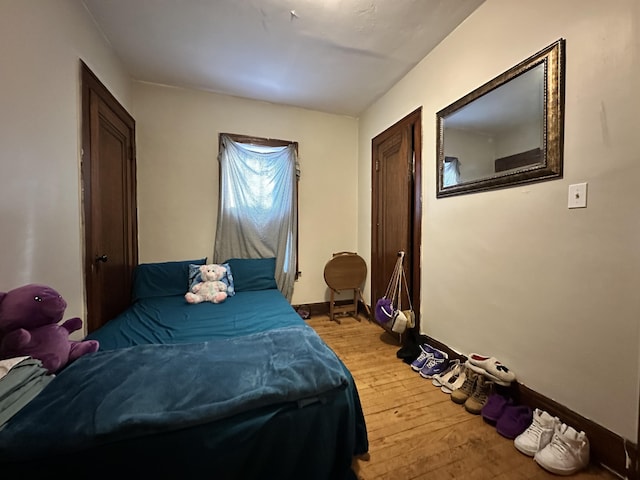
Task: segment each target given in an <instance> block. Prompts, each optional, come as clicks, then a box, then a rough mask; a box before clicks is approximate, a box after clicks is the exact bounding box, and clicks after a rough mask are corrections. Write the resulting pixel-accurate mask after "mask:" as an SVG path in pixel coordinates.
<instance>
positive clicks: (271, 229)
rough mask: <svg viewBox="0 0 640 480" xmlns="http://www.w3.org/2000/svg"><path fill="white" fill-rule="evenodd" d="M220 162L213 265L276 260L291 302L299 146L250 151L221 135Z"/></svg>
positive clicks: (251, 148)
mask: <svg viewBox="0 0 640 480" xmlns="http://www.w3.org/2000/svg"><path fill="white" fill-rule="evenodd" d="M218 160H219V161H220V175H221V177H220V199H219V202H220V203H219V209H218V225H217V230H216V243H215V247H214V253H213V261H214V262H215V263H222V262H224V261H225V260H227V259H229V258H271V257H275V258H276V272H275V277H276V283H277V284H278V288H279V289H280V291H281V292H282V294H283V295H284V296H285V297H286V298H287V299H288V300H289V301H291V297H292V295H293V284H294V281H295V278H296V265H297V262H296V244H297V227H296V225H297V222H298V212H297V205H296V188H297V177H298V175H299V170H298V164H297V155H296V150H295V145H293V144H291V145H288V146H286V147H265V146H259V145H249V144H243V143H237V142H234V141H233V140H232V139H231V138H229V137H228V136H227V135H222V137H221V149H220V155H219V158H218Z"/></svg>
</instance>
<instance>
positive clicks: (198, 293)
mask: <svg viewBox="0 0 640 480" xmlns="http://www.w3.org/2000/svg"><path fill="white" fill-rule="evenodd" d="M199 270H200V273H199V275H200V277H199V278H200V281H199V282H197V283H195V284H194V285H193V286H192V287H191V288H190V291H189V292H187V293H186V294H185V296H184V298H185V299H186V300H187V302H189V303H202V302H212V303H221V302H224V301H225V300H226V298H227V284H226V283H224V282H223V281H222V280H221V279H222V278H223V277H224V276H225V274H226V273H227V269H226V268H225V267H223V266H222V265H218V264H215V263H213V264H208V265H202V266H200V268H199Z"/></svg>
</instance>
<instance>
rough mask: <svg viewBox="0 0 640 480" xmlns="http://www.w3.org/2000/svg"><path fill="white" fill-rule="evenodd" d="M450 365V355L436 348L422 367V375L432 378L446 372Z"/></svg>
mask: <svg viewBox="0 0 640 480" xmlns="http://www.w3.org/2000/svg"><path fill="white" fill-rule="evenodd" d="M448 365H449V355H447V354H446V353H445V352H441V351H440V350H435V349H434V352H433V355H432V356H431V357H429V358H428V359H427V361H426V362H425V363H424V365H423V366H422V368H421V369H420V376H421V377H423V378H432V377H433V376H434V375H437V374H439V373H442V372H444V371H445V370H446V369H447V366H448Z"/></svg>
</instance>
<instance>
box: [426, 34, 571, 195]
mask: <svg viewBox="0 0 640 480" xmlns="http://www.w3.org/2000/svg"><path fill="white" fill-rule="evenodd" d="M564 58H565V41H564V39H560V40H558V41H556V42H555V43H553V44H551V45H549V46H548V47H546V48H545V49H543V50H541V51H540V52H538V53H536V54H534V55H532V56H531V57H529V58H527V59H526V60H524V61H522V62H520V63H519V64H518V65H516V66H514V67H513V68H511V69H509V70H507V71H506V72H504V73H503V74H501V75H499V76H497V77H496V78H494V79H493V80H490V81H489V82H487V83H486V84H484V85H482V86H481V87H479V88H477V89H476V90H474V91H473V92H471V93H469V94H467V95H465V96H464V97H462V98H461V99H459V100H458V101H456V102H454V103H452V104H451V105H449V106H448V107H446V108H444V109H442V110H440V111H439V112H438V113H437V114H436V123H437V152H436V155H437V157H436V159H437V162H436V163H437V190H436V197H438V198H440V197H447V196H452V195H460V194H464V193H471V192H479V191H486V190H491V189H495V188H503V187H508V186H512V185H519V184H523V183H531V182H538V181H542V180H549V179H553V178H561V177H562V167H563V130H564Z"/></svg>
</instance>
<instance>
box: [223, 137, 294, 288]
mask: <svg viewBox="0 0 640 480" xmlns="http://www.w3.org/2000/svg"><path fill="white" fill-rule="evenodd" d="M223 135H226V136H227V137H229V138H230V139H231V140H233V141H234V142H236V143H244V144H251V145H260V146H263V147H286V146H288V145H293V146H294V148H295V150H296V157H297V156H298V142H292V141H289V140H280V139H277V138H266V137H252V136H250V135H241V134H238V133H225V132H221V133H219V134H218V155H220V152H221V151H222V136H223ZM221 168H222V167H221V165H220V162H218V201H220V191H221V190H222V171H221ZM299 185H300V178H299V177H298V176H296V185H295V197H296V198H295V202H296V212H298V214H297V219H296V274H295V279H296V280H298V278H299V277H300V275H301V274H302V272H301V271H300V268H299V257H300V255H299V252H300V249H299V239H300V230H299V225H300V205H299V202H298V188H299Z"/></svg>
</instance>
